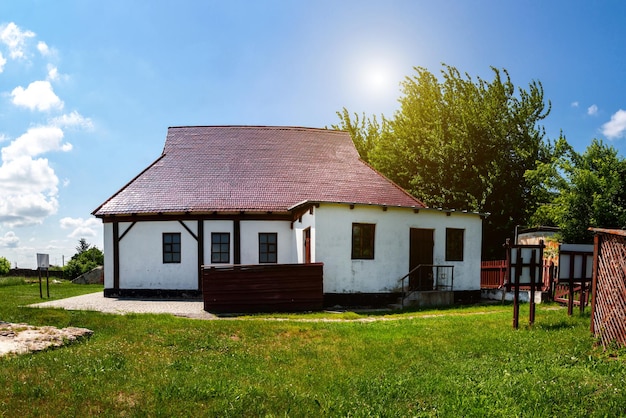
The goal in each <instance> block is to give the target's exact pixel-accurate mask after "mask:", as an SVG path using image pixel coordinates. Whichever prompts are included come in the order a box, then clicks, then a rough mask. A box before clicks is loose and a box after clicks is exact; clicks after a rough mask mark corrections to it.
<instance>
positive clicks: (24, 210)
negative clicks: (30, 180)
mask: <svg viewBox="0 0 626 418" xmlns="http://www.w3.org/2000/svg"><path fill="white" fill-rule="evenodd" d="M58 208H59V202H58V201H57V199H56V197H50V196H46V195H44V194H43V193H30V194H28V193H21V194H16V195H12V196H9V197H8V198H7V199H3V200H1V201H0V222H1V223H5V224H7V225H8V226H10V227H16V226H28V225H37V224H41V223H42V222H43V220H44V219H45V218H46V217H48V216H50V215H53V214H55V213H56V212H57V210H58Z"/></svg>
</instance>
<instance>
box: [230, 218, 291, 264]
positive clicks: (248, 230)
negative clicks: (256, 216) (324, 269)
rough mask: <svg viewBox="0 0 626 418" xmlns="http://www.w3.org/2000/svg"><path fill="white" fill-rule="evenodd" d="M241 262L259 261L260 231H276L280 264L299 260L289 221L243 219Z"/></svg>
mask: <svg viewBox="0 0 626 418" xmlns="http://www.w3.org/2000/svg"><path fill="white" fill-rule="evenodd" d="M239 225H240V232H241V264H258V263H259V232H270V233H272V232H275V233H276V234H278V235H277V240H278V242H277V244H278V249H277V252H278V264H290V263H296V262H297V259H296V257H297V252H296V249H295V248H294V238H293V234H294V230H293V229H291V222H287V221H241V222H240V224H239Z"/></svg>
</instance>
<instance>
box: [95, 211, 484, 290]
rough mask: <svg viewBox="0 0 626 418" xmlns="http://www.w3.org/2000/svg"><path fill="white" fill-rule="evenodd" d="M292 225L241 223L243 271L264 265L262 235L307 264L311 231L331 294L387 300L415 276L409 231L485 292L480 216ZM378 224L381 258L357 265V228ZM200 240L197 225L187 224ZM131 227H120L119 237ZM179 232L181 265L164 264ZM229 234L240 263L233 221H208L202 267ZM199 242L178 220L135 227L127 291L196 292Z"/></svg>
mask: <svg viewBox="0 0 626 418" xmlns="http://www.w3.org/2000/svg"><path fill="white" fill-rule="evenodd" d="M312 212H313V213H311V212H309V211H307V212H306V213H305V214H303V215H302V217H301V219H296V220H295V221H294V222H293V224H292V223H291V222H289V221H244V220H242V221H240V232H241V242H240V244H241V246H240V249H241V260H240V261H241V264H257V263H258V261H259V240H258V234H259V233H260V232H275V233H277V234H278V235H277V236H278V263H280V264H288V263H303V262H304V241H303V231H304V230H305V229H306V228H311V243H312V245H311V261H312V262H323V263H324V292H326V293H385V292H394V291H397V290H398V288H399V286H400V284H399V282H398V279H400V278H401V277H402V276H404V275H405V274H407V273H408V271H409V256H410V254H409V250H410V229H411V228H425V229H433V230H434V264H440V265H441V264H444V265H454V266H455V268H454V290H479V289H480V259H481V236H482V221H481V219H480V216H478V215H476V214H467V213H462V212H454V213H451V214H450V216H446V213H445V212H442V211H437V210H424V209H422V210H420V211H419V213H414V211H413V210H412V209H403V208H393V207H390V208H388V210H387V211H383V209H382V208H381V207H378V206H365V205H356V206H355V207H354V208H353V209H350V207H349V205H345V204H328V203H322V204H321V205H320V206H319V207H316V208H314V210H313V211H312ZM354 222H358V223H373V224H375V225H376V232H375V233H376V236H375V258H374V259H373V260H352V257H351V248H352V223H354ZM185 224H186V225H187V227H188V228H189V229H190V230H191V231H193V232H194V234H196V235H197V222H196V221H185ZM130 225H131V223H130V222H121V223H120V227H119V233H120V234H123V233H124V231H126V229H127V228H128V227H129V226H130ZM446 228H459V229H463V230H464V231H465V233H464V246H463V248H464V254H463V261H446V260H445V244H446ZM164 232H180V234H181V245H182V250H181V256H182V260H181V261H182V262H181V263H180V264H178V263H171V264H164V263H163V260H162V251H163V249H162V234H163V233H164ZM212 232H228V233H230V234H231V240H230V241H231V242H230V263H231V264H232V263H233V262H234V240H235V239H234V223H233V221H232V220H206V221H204V237H205V241H204V264H205V265H210V261H211V233H212ZM104 253H105V270H104V276H105V277H104V280H105V288H113V225H112V224H111V223H106V224H104ZM197 269H198V257H197V242H196V240H195V238H193V237H192V236H191V234H190V233H189V232H188V231H187V230H185V228H184V227H183V226H182V225H180V223H179V222H178V221H164V222H137V223H136V224H135V225H134V226H133V227H132V229H131V230H130V231H129V232H128V233H127V234H126V235H125V236H124V237H123V239H122V240H121V241H120V281H119V285H120V288H121V289H178V290H191V289H197V287H198V270H197Z"/></svg>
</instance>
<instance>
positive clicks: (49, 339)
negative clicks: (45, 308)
mask: <svg viewBox="0 0 626 418" xmlns="http://www.w3.org/2000/svg"><path fill="white" fill-rule="evenodd" d="M92 334H93V331H91V330H89V329H86V328H76V327H67V328H61V329H59V328H55V327H48V326H45V327H34V326H32V325H28V324H13V323H9V322H1V321H0V357H1V356H5V355H8V354H25V353H30V352H33V351H41V350H45V349H47V348H50V347H60V346H62V345H64V344H67V343H70V342H72V341H76V340H77V339H79V338H82V337H89V336H91V335H92Z"/></svg>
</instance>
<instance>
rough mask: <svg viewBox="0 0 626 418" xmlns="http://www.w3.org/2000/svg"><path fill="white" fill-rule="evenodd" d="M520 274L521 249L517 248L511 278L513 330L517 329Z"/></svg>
mask: <svg viewBox="0 0 626 418" xmlns="http://www.w3.org/2000/svg"><path fill="white" fill-rule="evenodd" d="M521 274H522V249H521V248H517V257H516V259H515V274H514V275H513V277H512V278H511V280H512V282H513V287H514V288H515V289H514V293H513V328H514V329H518V328H519V281H520V276H521Z"/></svg>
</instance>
